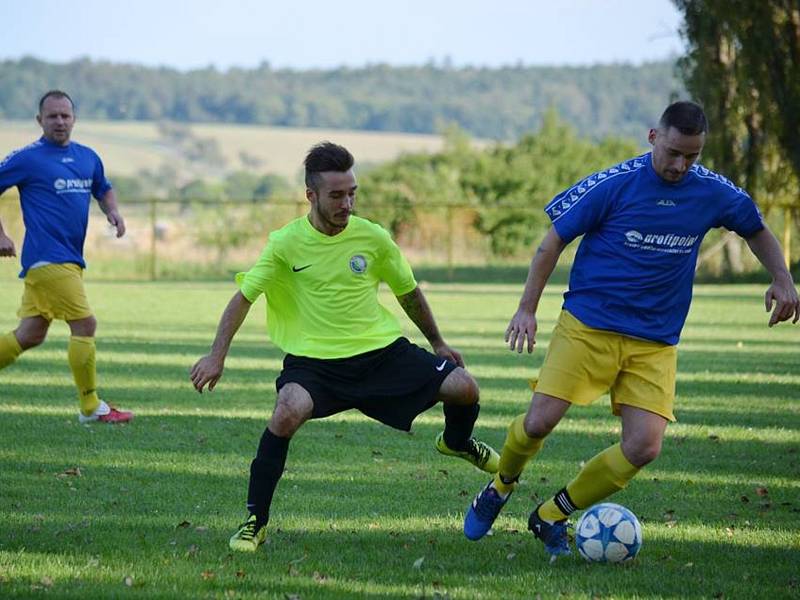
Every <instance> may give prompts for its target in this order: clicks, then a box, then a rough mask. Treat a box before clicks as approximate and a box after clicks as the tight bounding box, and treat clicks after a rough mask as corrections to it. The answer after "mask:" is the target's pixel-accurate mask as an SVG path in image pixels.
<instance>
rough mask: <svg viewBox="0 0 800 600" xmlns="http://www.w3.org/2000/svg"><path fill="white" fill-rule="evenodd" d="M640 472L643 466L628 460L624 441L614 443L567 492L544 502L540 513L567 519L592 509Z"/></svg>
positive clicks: (544, 516) (588, 466) (570, 485)
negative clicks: (640, 466) (583, 510)
mask: <svg viewBox="0 0 800 600" xmlns="http://www.w3.org/2000/svg"><path fill="white" fill-rule="evenodd" d="M638 472H639V467H635V466H633V465H632V464H631V463H630V462H628V459H627V458H625V455H624V454H623V453H622V447H621V446H620V444H614V445H613V446H611V447H610V448H607V449H605V450H603V451H602V452H601V453H600V454H598V455H597V456H595V457H594V458H592V459H591V460H590V461H589V462H587V463H586V464H585V465H584V466H583V469H581V472H580V473H578V476H577V477H576V478H575V479H573V480H572V481H570V482H569V483H568V484H567V487H566V495H564V494H563V491H562V492H559V493H558V494H556V496H555V497H553V498H551V499H550V500H548V501H547V502H545V503H544V504H542V506H541V508H539V516H540V517H541V518H542V519H545V520H546V521H559V520H561V519H565V518H566V517H567V516H569V514H570V513H571V512H573V511H574V510H576V509H579V508H588V507H589V506H591V505H592V504H594V503H596V502H599V501H600V500H603V499H604V498H607V497H608V496H610V495H611V494H613V493H615V492H618V491H619V490H621V489H623V488H624V487H625V486H626V485H628V482H629V481H630V480H631V479H633V477H634V476H635V475H636V473H638ZM559 504H560V506H559ZM570 504H571V506H570Z"/></svg>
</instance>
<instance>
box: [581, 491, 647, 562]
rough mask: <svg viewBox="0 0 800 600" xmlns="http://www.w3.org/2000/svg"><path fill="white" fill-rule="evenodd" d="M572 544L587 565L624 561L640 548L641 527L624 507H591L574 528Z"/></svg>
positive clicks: (604, 504) (603, 504)
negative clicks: (589, 563) (573, 542)
mask: <svg viewBox="0 0 800 600" xmlns="http://www.w3.org/2000/svg"><path fill="white" fill-rule="evenodd" d="M575 545H576V546H577V547H578V552H580V555H581V556H582V557H583V558H585V559H586V560H588V561H589V562H610V563H620V562H626V561H629V560H632V559H633V558H634V557H635V556H636V555H637V554H638V553H639V550H641V548H642V526H641V525H640V524H639V519H637V518H636V515H634V514H633V513H632V512H631V511H630V510H628V509H627V508H625V507H624V506H621V505H619V504H614V503H613V502H604V503H602V504H595V505H594V506H591V507H589V508H588V509H586V512H585V513H583V515H582V516H581V518H580V520H579V521H578V524H577V526H576V527H575Z"/></svg>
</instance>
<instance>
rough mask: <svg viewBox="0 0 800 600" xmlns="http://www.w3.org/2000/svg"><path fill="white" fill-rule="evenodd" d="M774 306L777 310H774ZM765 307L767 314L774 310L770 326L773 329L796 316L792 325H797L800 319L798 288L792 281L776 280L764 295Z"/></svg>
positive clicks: (770, 318)
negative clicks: (777, 324) (774, 326)
mask: <svg viewBox="0 0 800 600" xmlns="http://www.w3.org/2000/svg"><path fill="white" fill-rule="evenodd" d="M773 304H774V306H775V308H774V309H773V308H772V307H773ZM764 306H765V307H766V309H767V312H769V311H770V310H772V315H770V317H769V324H768V325H769V326H770V327H772V326H773V325H775V324H776V323H780V322H781V321H788V320H789V319H791V318H792V315H794V319H792V323H797V321H798V319H800V298H798V296H797V288H795V287H794V283H793V282H792V280H791V279H776V280H774V281H773V282H772V285H771V286H769V288H767V293H766V294H764Z"/></svg>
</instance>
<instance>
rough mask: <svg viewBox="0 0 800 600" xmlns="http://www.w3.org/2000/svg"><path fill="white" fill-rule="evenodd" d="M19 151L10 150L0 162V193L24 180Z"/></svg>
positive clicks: (23, 169)
mask: <svg viewBox="0 0 800 600" xmlns="http://www.w3.org/2000/svg"><path fill="white" fill-rule="evenodd" d="M23 162H24V161H23V160H22V157H21V156H20V154H19V152H12V153H11V154H9V155H8V156H6V157H5V158H4V159H3V161H2V162H0V194H2V193H3V192H5V191H6V190H7V189H8V188H10V187H14V186H15V185H17V186H18V185H20V184H22V183H24V181H25V168H24V164H23Z"/></svg>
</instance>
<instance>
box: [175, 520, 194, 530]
mask: <svg viewBox="0 0 800 600" xmlns="http://www.w3.org/2000/svg"><path fill="white" fill-rule="evenodd" d="M189 525H191V523H190V522H189V521H181V522H180V523H178V524H177V525H175V529H181V528H184V527H189Z"/></svg>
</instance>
